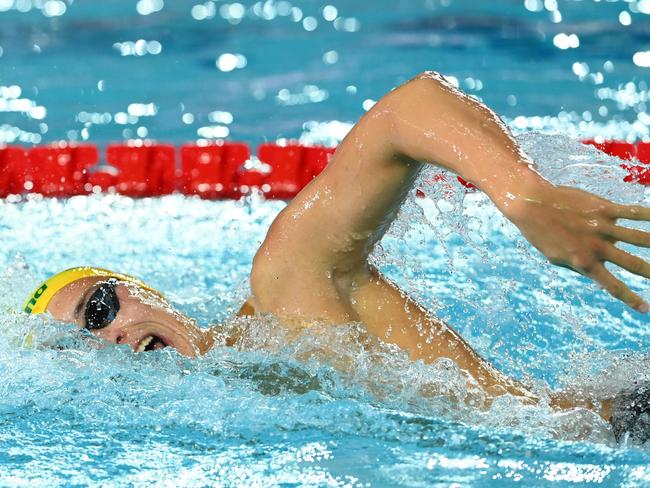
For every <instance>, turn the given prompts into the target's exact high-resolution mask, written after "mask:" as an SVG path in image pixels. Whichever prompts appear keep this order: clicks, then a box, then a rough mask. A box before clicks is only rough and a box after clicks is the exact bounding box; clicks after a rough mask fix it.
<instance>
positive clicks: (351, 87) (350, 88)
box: [345, 85, 357, 95]
mask: <svg viewBox="0 0 650 488" xmlns="http://www.w3.org/2000/svg"><path fill="white" fill-rule="evenodd" d="M345 93H347V94H348V95H356V94H357V87H356V86H354V85H348V86H346V87H345Z"/></svg>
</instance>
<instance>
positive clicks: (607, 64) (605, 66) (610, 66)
mask: <svg viewBox="0 0 650 488" xmlns="http://www.w3.org/2000/svg"><path fill="white" fill-rule="evenodd" d="M603 69H604V70H605V71H606V72H607V73H611V72H612V71H614V63H612V62H611V61H605V62H604V63H603Z"/></svg>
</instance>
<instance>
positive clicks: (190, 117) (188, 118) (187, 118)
mask: <svg viewBox="0 0 650 488" xmlns="http://www.w3.org/2000/svg"><path fill="white" fill-rule="evenodd" d="M181 119H182V120H183V123H184V124H185V125H190V124H193V123H194V114H191V113H189V112H187V113H184V114H183V117H181Z"/></svg>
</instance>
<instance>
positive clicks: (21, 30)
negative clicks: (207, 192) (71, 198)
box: [0, 0, 650, 143]
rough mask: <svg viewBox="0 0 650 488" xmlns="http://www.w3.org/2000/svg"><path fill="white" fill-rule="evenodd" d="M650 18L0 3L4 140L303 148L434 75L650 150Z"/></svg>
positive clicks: (119, 0)
mask: <svg viewBox="0 0 650 488" xmlns="http://www.w3.org/2000/svg"><path fill="white" fill-rule="evenodd" d="M649 14H650V3H649V2H648V0H638V1H637V0H634V1H609V2H596V1H568V0H564V1H562V0H560V1H556V0H546V1H542V0H526V1H523V0H522V1H519V0H517V1H515V0H511V1H492V2H476V1H472V0H409V1H400V2H390V1H384V0H380V1H376V2H372V3H368V2H361V1H351V0H349V1H346V2H343V3H341V4H334V3H332V4H327V3H324V2H316V1H303V2H294V3H292V2H289V1H286V0H280V1H271V0H269V1H266V2H261V1H260V2H251V1H245V2H225V1H206V2H204V3H195V2H192V1H177V2H169V1H168V2H166V3H165V2H163V0H112V1H110V2H90V1H77V2H74V3H73V2H71V1H68V2H65V1H62V0H2V1H1V2H0V85H2V86H3V89H2V91H1V92H0V117H1V118H0V141H4V142H12V141H23V142H44V141H53V140H58V139H77V140H89V141H95V142H100V143H103V142H106V141H111V140H121V139H124V138H134V137H151V138H155V139H159V140H165V141H172V142H182V141H185V140H194V139H196V138H197V137H200V138H211V137H225V136H228V137H230V138H233V139H240V140H245V141H247V142H251V143H257V142H259V141H261V140H265V139H270V140H274V139H275V138H277V137H299V136H300V135H301V134H302V133H303V131H304V130H305V124H309V122H310V121H315V122H320V123H323V122H344V123H345V122H354V121H355V120H356V119H357V118H358V117H359V116H360V115H361V114H362V113H363V111H364V107H365V108H368V107H369V105H370V104H371V103H372V101H373V100H376V99H377V98H379V97H381V95H383V94H384V93H385V92H386V91H388V90H389V89H391V88H392V87H394V86H396V85H398V84H400V83H402V82H403V81H405V80H407V79H409V78H411V77H412V76H414V75H415V74H417V73H418V72H419V71H422V70H426V69H433V70H436V71H439V72H441V73H443V74H444V75H446V76H450V77H454V78H455V79H456V80H457V83H458V84H459V85H460V87H461V88H462V89H464V90H465V91H467V92H468V93H471V94H473V95H476V96H478V97H480V98H481V99H483V100H484V101H485V102H486V103H487V104H488V105H490V106H492V107H493V108H494V109H495V110H496V111H497V112H498V113H499V114H501V115H503V116H504V117H506V118H507V120H508V121H510V122H511V124H512V125H513V127H515V128H517V129H531V128H532V129H555V130H562V131H563V132H565V133H566V132H569V133H571V134H573V135H579V136H582V137H586V136H591V135H601V136H609V137H613V138H639V137H645V138H648V137H650V133H649V132H648V124H649V122H650V115H649V114H648V113H647V103H648V96H649V95H648V71H649V70H650V54H648V52H650V21H649V20H650V19H649V17H648V15H649ZM329 128H330V132H329V134H327V135H328V136H330V137H331V136H332V131H333V132H334V133H336V134H337V135H338V136H339V137H340V133H341V131H342V130H344V128H339V130H338V132H337V131H336V124H335V125H334V126H329Z"/></svg>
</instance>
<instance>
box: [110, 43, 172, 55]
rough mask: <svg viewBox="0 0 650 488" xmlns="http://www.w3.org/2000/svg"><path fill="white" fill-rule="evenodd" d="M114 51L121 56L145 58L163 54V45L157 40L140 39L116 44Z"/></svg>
mask: <svg viewBox="0 0 650 488" xmlns="http://www.w3.org/2000/svg"><path fill="white" fill-rule="evenodd" d="M113 49H115V50H116V51H118V52H119V53H120V56H145V55H147V54H152V55H154V56H155V55H158V54H160V53H161V52H162V44H161V43H160V42H158V41H156V40H153V41H145V40H144V39H138V40H137V41H135V42H133V41H124V42H116V43H114V44H113Z"/></svg>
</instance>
